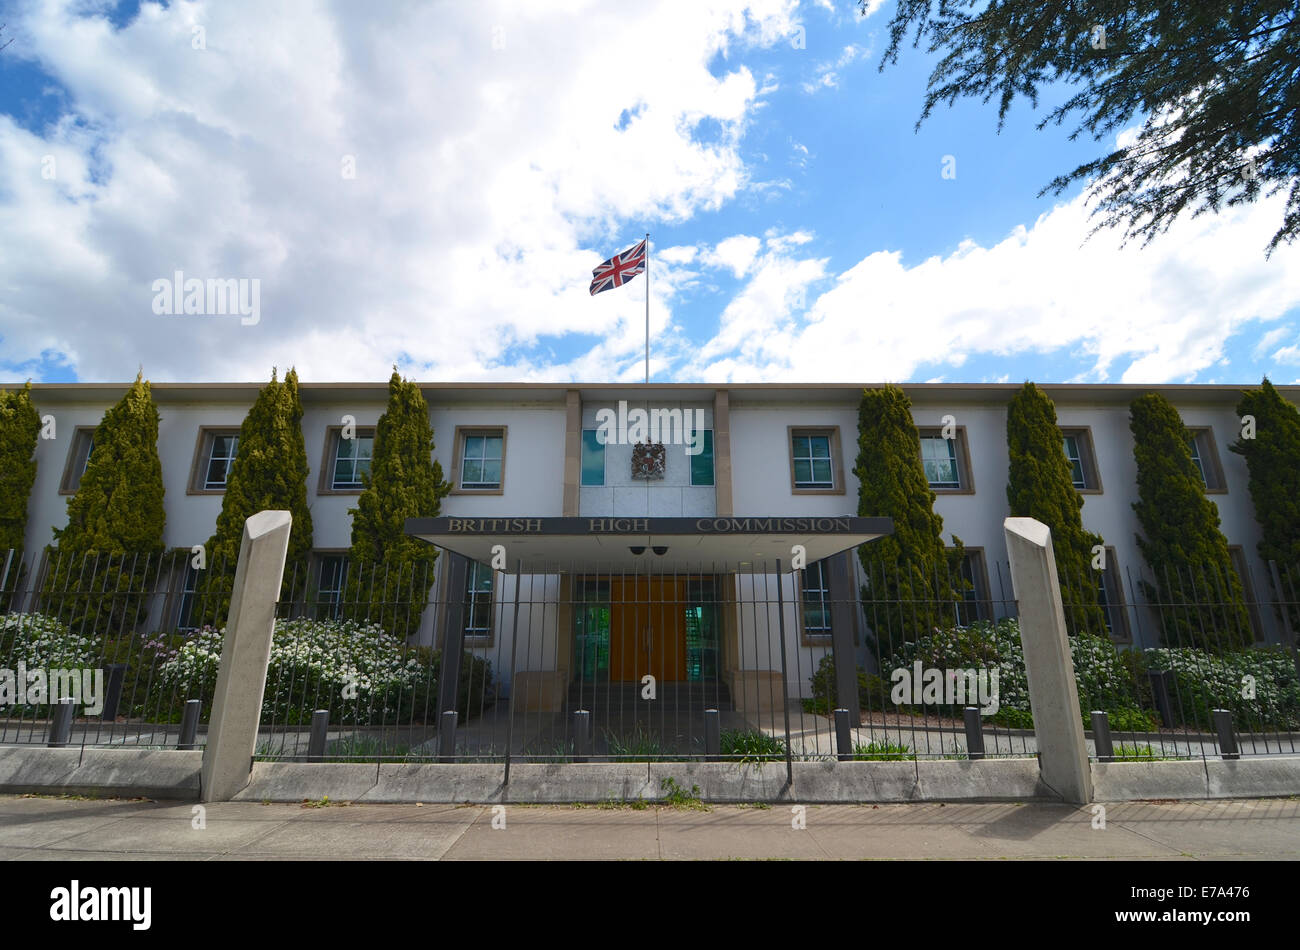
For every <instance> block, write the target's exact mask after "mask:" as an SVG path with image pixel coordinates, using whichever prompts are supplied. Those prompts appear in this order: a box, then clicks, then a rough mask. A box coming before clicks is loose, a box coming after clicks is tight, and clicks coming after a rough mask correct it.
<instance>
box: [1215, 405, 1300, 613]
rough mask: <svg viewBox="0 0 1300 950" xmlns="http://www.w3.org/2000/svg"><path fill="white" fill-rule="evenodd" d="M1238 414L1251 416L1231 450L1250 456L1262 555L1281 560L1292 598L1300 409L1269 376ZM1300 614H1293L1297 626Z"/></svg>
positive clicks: (1299, 539)
mask: <svg viewBox="0 0 1300 950" xmlns="http://www.w3.org/2000/svg"><path fill="white" fill-rule="evenodd" d="M1237 414H1238V416H1239V417H1240V418H1241V419H1242V420H1246V417H1247V416H1249V417H1250V419H1249V420H1248V421H1243V422H1242V427H1241V431H1240V433H1239V436H1238V438H1237V441H1235V442H1234V443H1232V445H1230V446H1228V450H1229V451H1231V452H1235V453H1236V454H1238V455H1240V456H1241V457H1242V458H1244V459H1245V460H1246V469H1247V471H1248V472H1249V473H1250V498H1251V501H1253V502H1254V504H1255V520H1256V521H1257V522H1259V529H1260V535H1261V539H1260V542H1259V547H1258V551H1259V556H1260V557H1261V558H1263V559H1264V560H1265V561H1276V562H1277V567H1278V571H1279V573H1280V574H1281V576H1282V578H1283V588H1284V589H1283V591H1281V592H1280V593H1281V596H1282V597H1283V598H1285V599H1287V600H1294V599H1295V597H1294V591H1295V589H1296V587H1295V585H1296V584H1297V583H1300V410H1297V409H1296V407H1295V405H1294V404H1292V403H1291V402H1289V401H1288V400H1286V399H1284V398H1282V396H1281V394H1280V393H1278V391H1277V390H1276V389H1274V388H1273V384H1272V383H1270V382H1269V381H1268V380H1267V379H1265V380H1264V382H1263V384H1262V385H1261V386H1260V388H1259V389H1255V390H1251V391H1249V392H1245V393H1243V394H1242V397H1241V401H1240V402H1238V403H1237ZM1298 619H1300V618H1295V617H1293V618H1292V623H1293V625H1294V624H1296V622H1297V620H1298Z"/></svg>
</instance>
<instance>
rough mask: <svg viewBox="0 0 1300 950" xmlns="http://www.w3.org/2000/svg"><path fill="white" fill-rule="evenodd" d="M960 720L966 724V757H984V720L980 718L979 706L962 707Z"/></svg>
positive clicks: (972, 758)
mask: <svg viewBox="0 0 1300 950" xmlns="http://www.w3.org/2000/svg"><path fill="white" fill-rule="evenodd" d="M962 720H963V722H964V723H965V724H966V758H968V759H971V760H975V759H982V758H984V721H983V720H982V719H980V710H979V707H978V706H967V707H966V708H965V709H963V710H962Z"/></svg>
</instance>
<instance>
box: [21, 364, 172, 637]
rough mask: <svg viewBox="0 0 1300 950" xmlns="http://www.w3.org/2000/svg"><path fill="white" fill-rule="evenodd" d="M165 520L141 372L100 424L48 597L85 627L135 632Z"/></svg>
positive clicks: (152, 419) (150, 408) (154, 424)
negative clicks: (133, 630)
mask: <svg viewBox="0 0 1300 950" xmlns="http://www.w3.org/2000/svg"><path fill="white" fill-rule="evenodd" d="M165 524H166V513H165V511H164V509H163V482H162V462H161V461H160V460H159V458H158V409H157V407H156V406H155V405H154V401H153V393H152V391H151V390H150V387H149V383H148V382H147V381H146V380H144V379H143V378H142V376H141V375H137V376H136V378H135V382H134V383H133V384H132V385H131V388H130V389H128V390H127V392H126V395H124V396H123V397H122V399H121V400H120V401H119V402H118V403H117V405H115V406H113V407H112V408H110V409H109V410H108V411H107V412H106V413H104V418H103V420H102V421H101V422H100V424H99V426H98V427H97V428H96V429H95V436H94V449H93V451H92V452H91V453H90V458H89V459H87V461H86V470H85V472H84V473H83V474H82V476H81V483H80V485H79V486H78V488H77V492H76V494H75V495H73V496H72V497H71V498H69V499H68V523H67V525H65V526H64V527H62V528H55V529H54V538H55V540H56V541H57V542H58V549H57V550H52V551H51V560H52V564H53V567H52V569H51V570H50V572H49V577H48V579H47V581H46V586H45V592H46V594H47V602H51V601H52V602H54V603H58V604H61V605H62V606H64V607H65V608H66V609H68V610H69V616H68V621H69V623H70V624H71V625H73V626H74V627H77V626H81V625H82V624H83V623H84V624H87V627H86V632H90V629H91V628H92V627H93V628H94V630H95V632H97V633H102V634H105V635H107V636H116V635H118V634H121V633H125V632H128V631H129V630H131V629H133V628H134V626H135V625H136V624H138V623H140V622H142V621H143V620H144V612H145V608H146V606H147V604H146V603H145V598H144V596H143V595H144V592H145V591H146V589H147V587H148V581H149V578H150V577H156V576H157V572H158V570H159V560H160V558H161V557H162V553H163V528H164V526H165ZM69 592H72V596H68V594H69Z"/></svg>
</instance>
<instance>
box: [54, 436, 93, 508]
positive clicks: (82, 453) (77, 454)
mask: <svg viewBox="0 0 1300 950" xmlns="http://www.w3.org/2000/svg"><path fill="white" fill-rule="evenodd" d="M94 447H95V427H94V426H77V429H76V431H75V432H74V433H73V435H72V450H71V452H69V454H68V464H67V466H66V467H65V468H64V469H63V481H62V482H60V484H59V492H60V494H64V495H70V494H72V493H73V492H75V491H76V490H77V489H78V488H80V487H81V476H82V475H84V474H85V473H86V463H87V462H89V461H90V453H91V451H92V450H93V449H94Z"/></svg>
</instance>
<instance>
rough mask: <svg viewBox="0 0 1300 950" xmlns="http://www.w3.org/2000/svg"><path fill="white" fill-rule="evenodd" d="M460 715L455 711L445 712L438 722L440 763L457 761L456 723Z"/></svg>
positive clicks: (448, 710)
mask: <svg viewBox="0 0 1300 950" xmlns="http://www.w3.org/2000/svg"><path fill="white" fill-rule="evenodd" d="M459 718H460V713H458V712H456V710H454V709H447V710H444V711H443V714H442V718H441V719H439V720H438V761H439V762H453V761H455V759H456V723H457V721H458V719H459Z"/></svg>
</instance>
